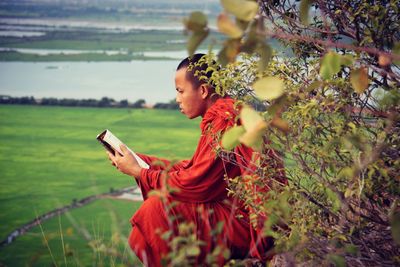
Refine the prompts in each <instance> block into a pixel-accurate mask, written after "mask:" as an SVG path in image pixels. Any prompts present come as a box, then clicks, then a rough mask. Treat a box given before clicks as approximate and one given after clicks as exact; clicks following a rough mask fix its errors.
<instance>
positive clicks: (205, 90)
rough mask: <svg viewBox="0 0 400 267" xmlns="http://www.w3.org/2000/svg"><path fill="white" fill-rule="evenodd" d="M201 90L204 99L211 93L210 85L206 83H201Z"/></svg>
mask: <svg viewBox="0 0 400 267" xmlns="http://www.w3.org/2000/svg"><path fill="white" fill-rule="evenodd" d="M199 90H200V95H201V98H202V99H206V98H207V97H208V96H209V95H210V87H209V86H208V85H207V84H205V83H203V84H202V85H200V88H199Z"/></svg>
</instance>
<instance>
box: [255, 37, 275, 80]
mask: <svg viewBox="0 0 400 267" xmlns="http://www.w3.org/2000/svg"><path fill="white" fill-rule="evenodd" d="M256 51H257V53H258V54H259V55H260V60H259V61H258V71H259V72H260V73H262V72H263V71H264V70H265V69H266V68H267V66H268V63H269V61H270V60H271V58H272V48H271V47H270V46H269V45H267V44H265V43H261V44H260V45H259V47H258V48H257V50H256Z"/></svg>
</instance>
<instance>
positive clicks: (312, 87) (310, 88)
mask: <svg viewBox="0 0 400 267" xmlns="http://www.w3.org/2000/svg"><path fill="white" fill-rule="evenodd" d="M323 84H324V83H323V82H321V81H313V82H312V83H311V84H310V85H309V86H308V87H307V88H306V92H312V91H314V90H315V89H317V88H319V87H320V86H321V85H323Z"/></svg>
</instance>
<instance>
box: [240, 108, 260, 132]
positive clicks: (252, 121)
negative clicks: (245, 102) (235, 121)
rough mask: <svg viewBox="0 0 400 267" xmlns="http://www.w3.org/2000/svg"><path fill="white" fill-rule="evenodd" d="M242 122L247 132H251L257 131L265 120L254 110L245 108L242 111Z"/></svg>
mask: <svg viewBox="0 0 400 267" xmlns="http://www.w3.org/2000/svg"><path fill="white" fill-rule="evenodd" d="M240 121H241V122H242V124H243V126H244V129H246V131H251V130H253V129H255V128H256V127H257V125H258V124H259V123H260V122H261V121H264V120H263V118H262V117H261V116H260V114H258V112H257V111H255V110H254V109H253V108H251V107H249V106H244V107H243V108H242V110H241V111H240Z"/></svg>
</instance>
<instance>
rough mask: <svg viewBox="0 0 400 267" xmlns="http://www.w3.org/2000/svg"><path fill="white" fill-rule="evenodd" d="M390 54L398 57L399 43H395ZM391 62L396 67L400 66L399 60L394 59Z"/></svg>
mask: <svg viewBox="0 0 400 267" xmlns="http://www.w3.org/2000/svg"><path fill="white" fill-rule="evenodd" d="M392 53H393V54H395V55H397V56H400V43H395V45H394V46H393V50H392ZM393 62H394V64H396V65H400V59H395V60H393Z"/></svg>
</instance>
